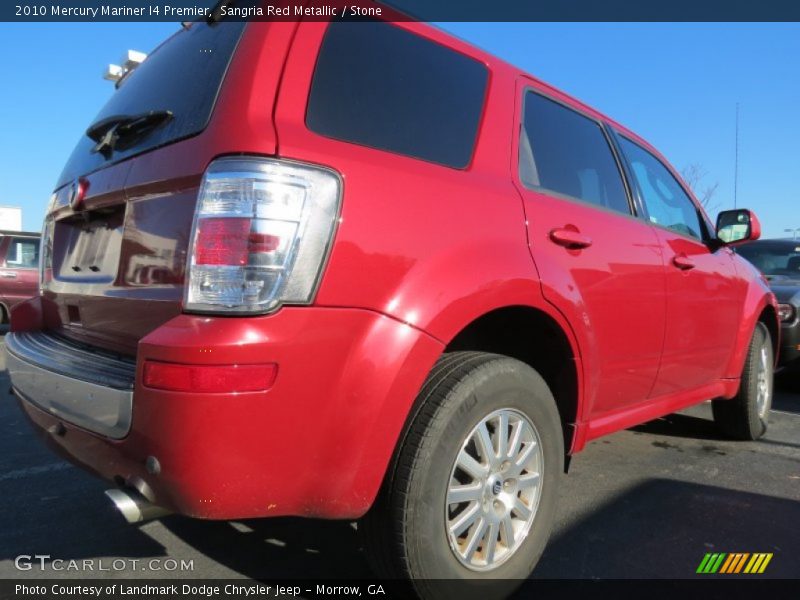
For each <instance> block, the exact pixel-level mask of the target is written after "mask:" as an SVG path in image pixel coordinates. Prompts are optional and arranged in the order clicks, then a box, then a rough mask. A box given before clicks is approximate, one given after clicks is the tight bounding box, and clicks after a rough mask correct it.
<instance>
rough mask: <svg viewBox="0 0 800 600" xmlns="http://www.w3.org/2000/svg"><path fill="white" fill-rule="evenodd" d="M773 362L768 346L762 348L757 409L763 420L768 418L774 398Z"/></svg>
mask: <svg viewBox="0 0 800 600" xmlns="http://www.w3.org/2000/svg"><path fill="white" fill-rule="evenodd" d="M771 374H772V362H771V361H770V357H769V350H768V349H767V346H766V345H764V346H761V352H760V353H759V364H758V378H757V384H758V395H757V396H756V407H757V409H758V416H759V417H760V418H762V419H764V418H766V416H767V412H768V411H769V405H770V398H771V396H772V377H771Z"/></svg>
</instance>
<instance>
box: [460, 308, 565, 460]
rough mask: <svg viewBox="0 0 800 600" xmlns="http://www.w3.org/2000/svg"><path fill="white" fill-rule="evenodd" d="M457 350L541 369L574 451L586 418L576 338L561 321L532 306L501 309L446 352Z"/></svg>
mask: <svg viewBox="0 0 800 600" xmlns="http://www.w3.org/2000/svg"><path fill="white" fill-rule="evenodd" d="M508 332H513V335H509V334H508ZM455 351H478V352H491V353H494V354H502V355H504V356H509V357H511V358H515V359H517V360H519V361H521V362H524V363H525V364H527V365H529V366H530V367H532V368H533V369H535V370H536V371H537V372H538V373H539V375H541V376H542V378H543V379H544V380H545V382H546V383H547V385H548V387H549V388H550V391H551V392H552V393H553V396H554V398H555V400H556V407H557V408H558V412H559V415H560V417H561V423H562V432H563V435H564V448H565V450H566V451H567V453H571V452H572V451H574V444H575V441H576V438H577V436H576V435H575V429H576V424H577V422H578V421H579V414H580V398H581V366H580V358H579V353H578V351H577V347H576V346H575V343H574V340H573V339H572V337H571V336H570V335H569V334H568V333H567V330H565V328H564V327H563V325H562V323H561V322H559V320H558V319H557V318H555V317H554V316H553V315H552V314H549V313H548V312H546V311H544V310H542V309H541V308H536V307H532V306H527V305H512V306H504V307H500V308H496V309H493V310H491V311H489V312H486V313H483V314H482V315H480V316H478V317H476V318H474V319H473V320H472V321H470V322H469V323H467V324H466V325H465V326H464V327H462V328H461V329H460V330H459V331H457V332H455V333H454V334H453V335H452V336H451V338H450V339H449V340H447V341H446V346H445V352H455Z"/></svg>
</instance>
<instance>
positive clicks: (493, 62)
mask: <svg viewBox="0 0 800 600" xmlns="http://www.w3.org/2000/svg"><path fill="white" fill-rule="evenodd" d="M200 50H202V51H200ZM43 235H44V237H43V241H42V257H41V273H40V276H41V281H40V294H39V295H38V296H37V297H36V298H34V299H32V300H29V301H27V302H25V303H22V304H20V305H18V306H17V307H16V308H15V309H14V311H12V319H11V333H10V334H9V335H7V337H6V346H7V350H8V370H9V373H10V377H11V382H12V386H13V389H14V392H15V394H16V395H17V397H18V398H19V401H20V403H21V406H22V407H23V409H24V411H25V413H26V414H27V416H28V417H29V419H30V421H31V422H32V424H33V426H34V427H35V429H36V430H37V431H38V432H39V433H40V434H41V436H43V437H44V438H46V439H47V441H48V443H49V444H50V445H51V446H53V447H54V448H56V449H57V450H58V451H59V452H61V453H63V454H64V455H65V456H67V457H69V459H70V460H72V461H73V462H75V463H77V464H79V465H82V466H84V467H85V468H87V469H89V470H91V471H93V472H94V473H96V474H97V475H99V476H101V477H103V478H105V479H107V480H109V481H113V482H114V483H115V484H116V486H117V489H116V490H115V491H114V492H112V494H111V495H112V496H114V497H115V498H116V501H117V503H118V505H119V506H120V507H121V509H122V510H123V512H124V514H125V515H126V516H127V517H128V518H129V519H130V520H133V521H135V520H140V519H144V518H147V517H148V516H150V515H152V514H154V511H155V510H156V508H155V507H159V508H160V509H163V510H168V511H172V512H176V513H180V514H183V515H188V516H191V517H197V518H203V519H242V518H255V517H267V516H286V515H295V516H305V517H317V518H326V519H348V520H356V519H360V521H359V523H358V529H359V532H360V533H361V534H363V539H364V544H365V548H366V554H367V556H368V557H369V559H370V560H371V562H372V563H373V566H374V568H375V569H376V571H377V573H379V574H380V575H383V576H387V577H393V578H397V579H403V580H406V581H407V583H406V584H405V585H407V586H408V589H409V590H411V591H412V592H413V593H414V594H417V595H419V596H422V597H430V596H434V595H435V594H434V592H433V591H432V589H433V588H432V587H431V585H432V583H431V582H432V581H433V580H437V579H449V580H468V581H473V580H487V581H482V582H481V583H482V585H481V588H480V589H481V590H482V592H483V593H484V594H486V595H488V596H498V597H499V596H503V595H505V594H507V593H508V592H509V591H510V590H511V589H513V587H514V586H515V585H517V583H519V580H520V579H521V578H525V577H527V576H528V575H529V573H530V572H531V571H532V570H533V568H534V566H535V565H536V562H537V560H538V558H539V556H540V554H541V553H542V551H543V549H544V546H545V543H546V541H547V538H548V535H549V530H550V527H551V522H552V521H553V517H554V510H555V503H556V498H557V486H558V482H559V479H560V477H561V476H562V474H563V472H564V470H565V463H566V462H567V460H568V457H569V456H571V455H572V454H575V453H576V452H578V451H580V450H581V449H582V448H583V447H584V446H585V445H586V443H587V442H588V441H589V440H592V439H595V438H597V437H599V436H602V435H605V434H608V433H611V432H613V431H616V430H619V429H623V428H627V427H630V426H632V425H635V424H638V423H642V422H644V421H648V420H651V419H654V418H657V417H660V416H662V415H665V414H667V413H670V412H673V411H676V410H680V409H682V408H685V407H687V406H690V405H693V404H697V403H700V402H703V401H706V400H709V399H713V412H714V417H715V419H716V421H717V422H718V423H719V425H720V427H721V428H722V430H723V431H724V432H726V433H727V434H728V435H730V436H733V437H736V438H741V439H756V438H758V437H760V436H761V435H762V434H763V433H764V430H765V427H766V424H767V415H768V413H769V409H770V403H771V400H772V379H773V368H774V363H775V356H776V348H777V344H778V342H779V339H778V335H779V322H778V319H777V313H776V310H777V306H776V302H775V299H774V296H773V295H772V293H771V292H770V290H769V287H768V285H767V283H766V281H765V280H764V279H763V278H762V277H761V275H760V274H759V273H758V272H757V270H756V269H755V268H754V267H752V266H751V265H750V264H749V263H747V262H746V261H745V260H744V259H742V258H740V257H739V256H738V255H736V254H735V253H734V251H733V250H732V249H731V245H733V244H735V243H737V242H743V241H747V240H753V239H756V238H758V236H759V235H760V226H759V223H758V221H757V219H756V218H755V216H754V215H753V214H752V213H750V211H747V210H737V211H727V212H724V213H722V214H721V215H720V218H719V220H718V223H717V225H716V227H715V226H714V225H712V224H711V223H710V222H709V220H708V218H707V216H706V215H705V213H704V212H703V210H702V209H701V208H700V206H698V204H697V202H696V200H695V199H694V198H693V196H692V194H691V192H690V191H689V190H688V189H687V188H686V186H685V185H684V184H683V183H682V182H681V180H680V178H679V177H678V176H677V175H676V174H675V172H674V170H673V169H672V168H671V167H670V166H669V165H668V164H667V162H666V161H665V160H664V158H663V157H662V156H661V155H660V154H659V153H658V152H657V151H656V150H655V149H653V148H652V147H651V146H650V145H649V144H648V143H647V142H645V141H644V140H642V139H641V138H639V137H638V136H637V135H636V134H634V133H632V132H631V131H629V130H628V129H626V128H625V127H623V126H621V125H619V124H618V123H616V122H614V121H612V120H610V119H608V118H607V117H605V116H603V115H602V114H600V113H598V112H597V111H595V110H593V109H592V108H590V107H588V106H586V105H584V104H582V103H580V102H578V101H576V100H574V99H573V98H571V97H569V96H567V95H565V94H563V93H562V92H560V91H558V90H556V89H554V88H552V87H550V86H548V85H546V84H544V83H542V82H541V81H539V80H537V79H534V78H532V77H531V76H529V75H527V74H525V73H523V72H521V71H519V70H518V69H516V68H514V67H512V66H510V65H509V64H506V63H504V62H502V61H501V60H498V59H497V58H495V57H493V56H491V55H489V54H486V53H484V52H482V51H481V50H478V49H476V48H474V47H472V46H470V45H468V44H466V43H464V42H462V41H460V40H458V39H456V38H454V37H452V36H450V35H448V34H446V33H444V32H442V31H440V30H438V29H436V28H433V27H431V26H428V25H426V24H422V23H413V22H403V23H400V22H396V23H395V22H385V21H377V20H369V21H359V22H348V21H335V22H330V23H326V22H302V23H290V22H272V23H267V22H250V23H241V22H226V21H222V22H205V21H201V22H195V23H193V24H191V25H189V26H187V27H186V28H183V29H181V30H180V31H178V32H177V33H175V34H174V35H173V36H172V37H171V38H170V39H169V40H167V41H166V42H165V43H164V44H163V45H161V46H159V47H158V48H157V49H156V50H155V51H154V52H153V53H152V54H151V55H150V56H149V57H148V58H147V59H146V60H145V61H144V62H143V63H142V64H141V66H139V67H138V68H137V69H135V70H133V71H132V72H130V73H129V74H128V75H127V76H125V77H124V78H123V79H122V80H121V81H120V82H119V85H118V89H117V90H116V91H115V93H114V94H113V95H112V96H111V98H110V100H109V101H108V103H107V104H106V105H105V107H104V108H103V109H102V110H101V111H100V113H99V114H98V116H97V118H96V120H95V122H94V124H92V125H91V126H90V127H89V128H88V130H87V131H86V135H85V136H83V137H82V138H81V139H80V140H79V142H78V144H77V146H76V148H75V150H74V152H73V154H72V155H71V157H70V158H69V160H68V162H67V164H66V166H65V168H64V171H63V173H62V175H61V177H60V179H59V181H58V183H57V187H56V191H55V193H54V195H53V197H52V199H51V204H50V206H49V209H48V211H47V215H46V219H45V225H44V234H43ZM488 580H491V581H488ZM483 584H485V587H484V585H483Z"/></svg>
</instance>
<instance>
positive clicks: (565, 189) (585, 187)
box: [519, 92, 630, 214]
mask: <svg viewBox="0 0 800 600" xmlns="http://www.w3.org/2000/svg"><path fill="white" fill-rule="evenodd" d="M519 173H520V180H521V181H522V183H523V184H524V185H525V186H526V187H529V188H534V189H537V188H540V189H544V190H549V191H553V192H556V193H559V194H564V195H566V196H571V197H572V198H577V199H579V200H583V201H584V202H589V203H591V204H595V205H597V206H602V207H604V208H608V209H611V210H614V211H617V212H621V213H624V214H630V206H629V205H628V197H627V194H626V193H625V186H624V184H623V183H622V176H621V174H620V171H619V167H618V166H617V162H616V160H615V159H614V155H613V154H612V151H611V147H610V146H609V143H608V139H607V138H606V136H605V134H604V133H603V130H602V128H601V127H600V124H599V123H597V122H596V121H594V120H592V119H590V118H588V117H585V116H583V115H582V114H580V113H578V112H576V111H574V110H572V109H570V108H567V107H566V106H564V105H562V104H559V103H557V102H554V101H552V100H549V99H547V98H545V97H544V96H541V95H540V94H537V93H535V92H527V94H526V96H525V113H524V122H523V130H522V134H521V139H520V152H519Z"/></svg>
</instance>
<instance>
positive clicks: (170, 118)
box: [42, 22, 294, 355]
mask: <svg viewBox="0 0 800 600" xmlns="http://www.w3.org/2000/svg"><path fill="white" fill-rule="evenodd" d="M293 27H294V25H293V24H283V23H279V24H268V23H251V24H245V23H243V22H221V23H213V24H208V23H206V22H197V23H193V24H192V25H190V26H187V27H184V28H182V29H181V30H179V31H178V32H177V33H176V34H175V35H173V36H172V37H171V38H169V39H168V40H167V41H166V42H165V43H163V44H162V45H161V46H159V47H158V48H157V49H156V50H155V51H153V52H152V53H151V54H150V56H148V58H147V59H146V60H145V61H144V63H142V64H141V66H139V67H138V68H137V69H135V70H134V71H132V72H130V73H129V74H128V75H126V76H125V77H124V78H123V79H122V80H121V81H120V82H119V84H118V85H117V89H116V90H115V91H114V93H113V95H112V96H111V98H110V100H109V101H108V102H107V104H106V105H105V106H104V107H103V109H102V110H101V111H100V113H99V114H98V115H97V117H96V118H95V119H94V121H93V123H92V124H91V125H90V127H89V128H88V129H87V134H86V135H84V136H82V137H81V139H80V140H79V142H78V144H77V146H76V147H75V150H74V151H73V153H72V155H71V157H70V158H69V160H68V162H67V164H66V166H65V168H64V171H63V172H62V174H61V177H60V178H59V182H58V185H57V188H56V192H55V193H54V195H53V198H52V199H51V204H50V208H49V209H48V215H47V217H46V220H45V234H44V243H43V247H44V251H43V272H42V295H43V299H44V303H45V309H46V310H45V314H46V319H47V326H48V328H50V329H54V330H58V331H59V332H60V333H62V334H63V335H65V336H67V337H70V338H73V339H76V340H79V341H81V342H85V343H89V344H92V345H95V346H99V347H102V348H106V349H109V350H113V351H116V352H120V353H122V354H127V355H134V354H135V352H136V345H137V343H138V341H139V340H140V339H141V338H142V337H143V336H145V335H146V334H147V333H149V332H150V331H152V330H153V329H155V328H157V327H158V326H159V325H161V324H163V323H164V322H166V321H167V320H169V319H170V318H172V317H174V316H175V315H177V314H178V313H180V311H181V305H182V299H183V288H184V278H185V266H186V260H187V253H188V250H189V249H188V244H189V239H190V235H191V227H192V218H193V215H194V210H195V204H196V199H197V192H198V188H199V184H200V181H201V178H202V176H203V172H204V170H205V168H206V166H207V165H208V164H209V162H210V161H211V160H212V159H213V158H214V157H215V156H218V155H221V154H232V153H258V154H267V155H270V154H274V153H275V151H276V137H275V131H274V125H273V124H272V120H271V115H272V104H273V103H274V96H275V93H276V90H277V87H278V80H279V76H280V70H281V68H282V61H283V57H284V56H285V53H286V51H287V50H288V45H289V43H290V40H291V35H292V33H293ZM254 94H257V95H258V98H259V102H258V104H257V105H255V103H253V102H251V101H250V100H251V97H253V95H254ZM254 124H257V125H258V128H257V129H255V128H254ZM254 131H255V132H256V133H254Z"/></svg>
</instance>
